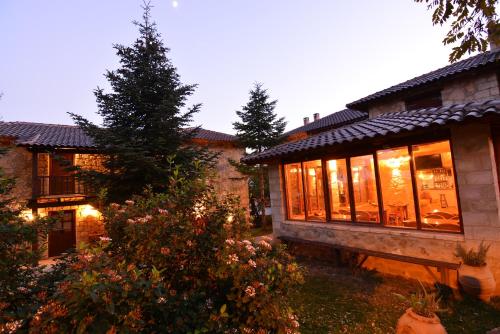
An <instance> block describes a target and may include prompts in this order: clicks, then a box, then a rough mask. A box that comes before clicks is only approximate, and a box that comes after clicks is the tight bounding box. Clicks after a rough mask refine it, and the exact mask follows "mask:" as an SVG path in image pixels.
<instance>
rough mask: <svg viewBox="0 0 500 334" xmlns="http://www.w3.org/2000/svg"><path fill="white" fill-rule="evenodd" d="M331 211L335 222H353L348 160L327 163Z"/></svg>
mask: <svg viewBox="0 0 500 334" xmlns="http://www.w3.org/2000/svg"><path fill="white" fill-rule="evenodd" d="M326 168H327V173H328V188H329V191H330V211H331V217H332V219H333V220H351V205H350V203H349V186H348V181H347V162H346V159H337V160H329V161H327V165H326Z"/></svg>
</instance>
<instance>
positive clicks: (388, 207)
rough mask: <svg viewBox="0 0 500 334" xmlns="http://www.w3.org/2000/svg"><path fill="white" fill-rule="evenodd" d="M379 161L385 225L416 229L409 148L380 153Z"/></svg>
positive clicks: (378, 153)
mask: <svg viewBox="0 0 500 334" xmlns="http://www.w3.org/2000/svg"><path fill="white" fill-rule="evenodd" d="M377 160H378V170H379V175H380V187H381V191H382V201H383V204H384V224H385V225H389V226H397V227H406V228H416V227H417V219H416V214H415V201H414V199H413V186H412V183H411V170H410V155H409V154H408V148H407V147H403V148H395V149H390V150H384V151H378V152H377Z"/></svg>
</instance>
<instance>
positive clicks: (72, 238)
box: [49, 210, 76, 257]
mask: <svg viewBox="0 0 500 334" xmlns="http://www.w3.org/2000/svg"><path fill="white" fill-rule="evenodd" d="M49 216H50V217H55V218H56V219H57V222H56V224H55V226H54V229H53V230H52V231H51V232H50V234H49V257H51V256H58V255H61V253H64V252H66V251H67V250H69V249H71V248H76V228H75V210H66V211H50V212H49Z"/></svg>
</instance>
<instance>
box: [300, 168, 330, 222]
mask: <svg viewBox="0 0 500 334" xmlns="http://www.w3.org/2000/svg"><path fill="white" fill-rule="evenodd" d="M304 172H305V174H304V176H305V181H306V204H307V206H306V207H307V218H308V219H311V220H325V219H326V212H325V196H324V192H323V169H322V166H321V160H313V161H307V162H304Z"/></svg>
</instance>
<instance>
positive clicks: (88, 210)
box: [81, 204, 99, 217]
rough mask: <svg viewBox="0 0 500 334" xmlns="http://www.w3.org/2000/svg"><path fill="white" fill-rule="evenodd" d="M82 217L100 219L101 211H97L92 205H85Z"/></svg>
mask: <svg viewBox="0 0 500 334" xmlns="http://www.w3.org/2000/svg"><path fill="white" fill-rule="evenodd" d="M81 215H82V216H84V217H88V216H91V217H98V216H99V211H97V210H96V209H95V208H94V207H93V206H92V205H89V204H87V205H85V206H84V207H83V209H82V211H81Z"/></svg>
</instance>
